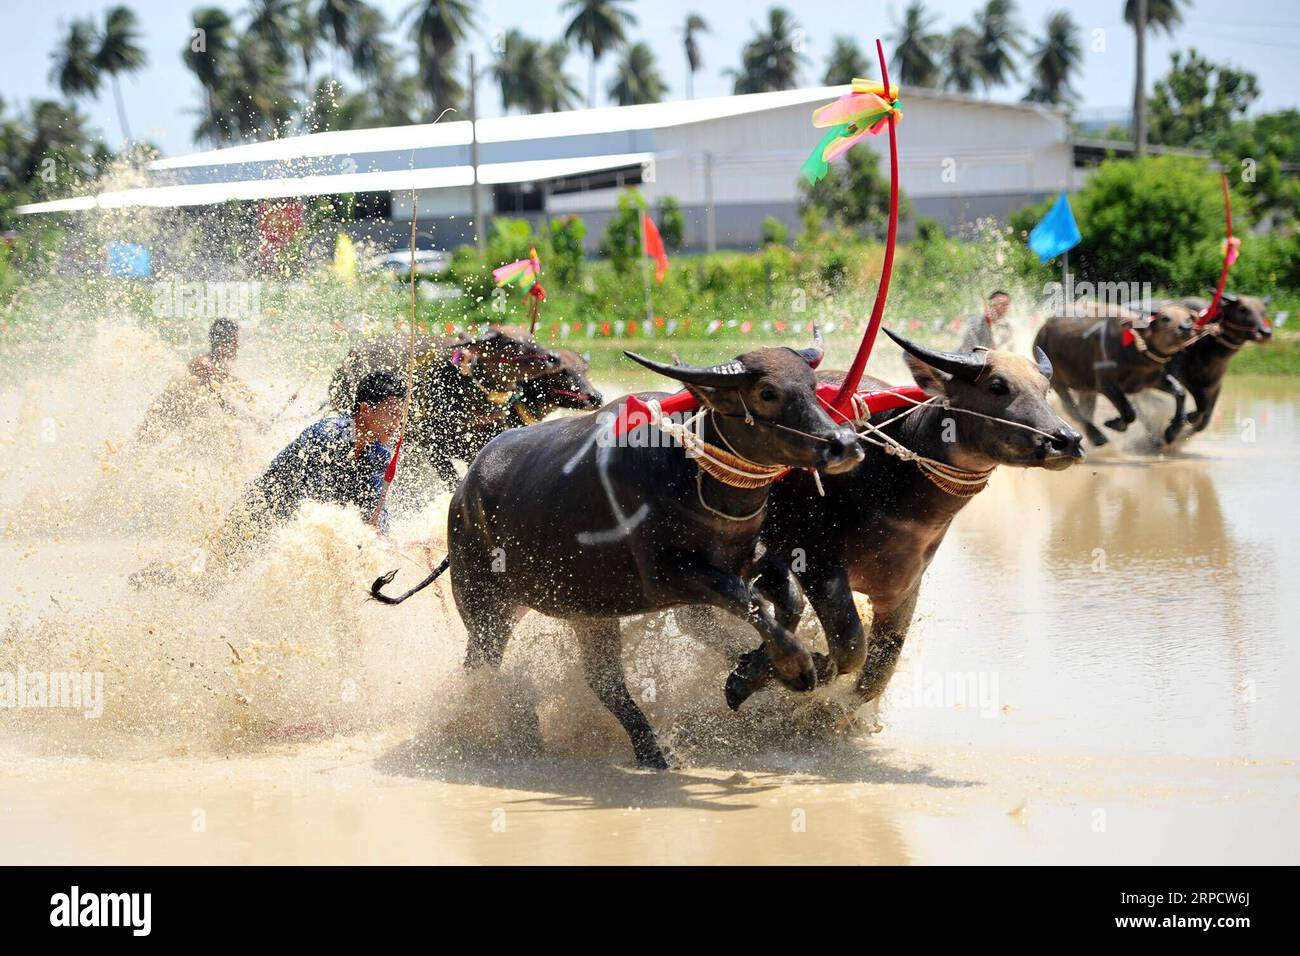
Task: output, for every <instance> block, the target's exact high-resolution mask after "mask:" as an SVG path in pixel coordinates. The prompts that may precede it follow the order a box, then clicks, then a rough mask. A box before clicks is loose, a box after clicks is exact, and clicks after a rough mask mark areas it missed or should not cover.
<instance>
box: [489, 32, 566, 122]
mask: <svg viewBox="0 0 1300 956" xmlns="http://www.w3.org/2000/svg"><path fill="white" fill-rule="evenodd" d="M568 52H569V51H568V47H567V46H566V45H565V44H564V43H563V42H558V43H551V44H546V43H542V42H541V41H539V40H534V39H532V38H530V37H527V36H525V35H524V34H523V33H521V32H520V31H519V30H511V31H509V32H508V33H507V34H506V35H505V36H504V37H503V38H502V41H501V52H500V54H498V56H497V59H496V61H495V62H494V63H493V64H492V66H491V67H490V70H491V73H492V75H493V76H494V77H495V78H496V81H497V84H498V85H499V86H500V87H501V105H502V106H504V107H505V108H506V109H511V108H514V107H517V108H518V109H519V110H521V111H522V112H524V113H551V112H555V111H557V110H563V109H568V108H569V107H570V106H571V105H572V104H573V103H574V102H576V101H577V100H578V97H579V93H578V88H577V87H576V86H575V85H574V83H573V81H572V80H570V79H569V78H568V76H566V75H565V73H564V61H565V59H566V58H567V57H568Z"/></svg>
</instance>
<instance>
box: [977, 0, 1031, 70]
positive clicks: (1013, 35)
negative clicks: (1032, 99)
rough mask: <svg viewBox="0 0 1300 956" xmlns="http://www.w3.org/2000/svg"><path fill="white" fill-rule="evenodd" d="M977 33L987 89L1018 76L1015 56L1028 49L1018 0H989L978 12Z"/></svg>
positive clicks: (981, 68) (981, 66) (1021, 54)
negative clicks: (1018, 9)
mask: <svg viewBox="0 0 1300 956" xmlns="http://www.w3.org/2000/svg"><path fill="white" fill-rule="evenodd" d="M975 32H976V33H978V34H979V63H980V70H981V72H982V73H983V74H984V77H983V78H984V86H985V88H986V89H989V88H991V87H994V86H1001V85H1002V84H1003V83H1006V82H1007V81H1008V80H1013V79H1017V78H1018V77H1019V76H1020V70H1019V69H1018V68H1017V66H1016V59H1017V58H1019V57H1020V56H1023V55H1024V52H1025V48H1024V36H1025V31H1024V29H1023V28H1022V27H1021V26H1020V23H1019V22H1018V21H1017V19H1016V4H1015V0H988V3H986V4H985V5H984V9H983V10H977V11H976V12H975Z"/></svg>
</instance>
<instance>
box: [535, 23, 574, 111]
mask: <svg viewBox="0 0 1300 956" xmlns="http://www.w3.org/2000/svg"><path fill="white" fill-rule="evenodd" d="M568 58H569V45H568V44H567V43H565V42H564V41H563V40H556V41H555V42H554V43H550V44H547V46H546V47H545V49H543V50H542V66H543V70H542V75H543V76H545V77H546V86H545V88H544V89H543V96H542V102H541V106H542V110H541V111H542V112H543V113H558V112H559V111H560V110H571V109H573V107H574V106H575V105H576V104H578V103H581V102H582V91H581V90H580V89H578V84H577V83H574V82H573V80H572V79H570V78H569V74H568V73H566V72H565V71H564V61H565V60H567V59H568Z"/></svg>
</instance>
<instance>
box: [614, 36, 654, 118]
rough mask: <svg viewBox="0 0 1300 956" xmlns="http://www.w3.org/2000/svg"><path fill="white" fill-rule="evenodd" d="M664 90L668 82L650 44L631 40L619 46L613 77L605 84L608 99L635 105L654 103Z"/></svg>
mask: <svg viewBox="0 0 1300 956" xmlns="http://www.w3.org/2000/svg"><path fill="white" fill-rule="evenodd" d="M667 92H668V85H667V84H666V83H664V78H663V77H662V76H660V75H659V67H658V66H656V65H655V55H654V52H653V51H652V50H651V49H650V47H648V46H647V45H646V44H644V43H634V44H632V45H631V46H630V47H627V48H626V49H624V50H623V55H622V57H621V58H620V59H619V61H618V66H617V67H616V68H615V73H614V79H613V80H612V81H611V82H610V84H609V89H608V93H609V98H610V99H612V100H613V101H614V102H616V103H617V104H618V105H619V106H635V105H637V104H638V103H658V102H659V101H660V100H662V99H663V98H664V94H665V93H667Z"/></svg>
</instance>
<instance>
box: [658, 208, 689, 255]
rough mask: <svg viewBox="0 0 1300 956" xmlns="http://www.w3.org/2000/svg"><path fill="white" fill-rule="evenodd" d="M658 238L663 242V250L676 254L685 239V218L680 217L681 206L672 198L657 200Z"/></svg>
mask: <svg viewBox="0 0 1300 956" xmlns="http://www.w3.org/2000/svg"><path fill="white" fill-rule="evenodd" d="M659 238H661V239H663V241H664V248H665V249H667V250H668V251H669V252H676V251H677V250H678V249H680V248H681V247H682V243H683V242H684V241H685V239H686V217H685V216H684V215H682V207H681V204H680V203H679V202H678V201H677V199H676V198H675V197H673V196H665V197H664V198H663V199H661V200H659Z"/></svg>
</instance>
